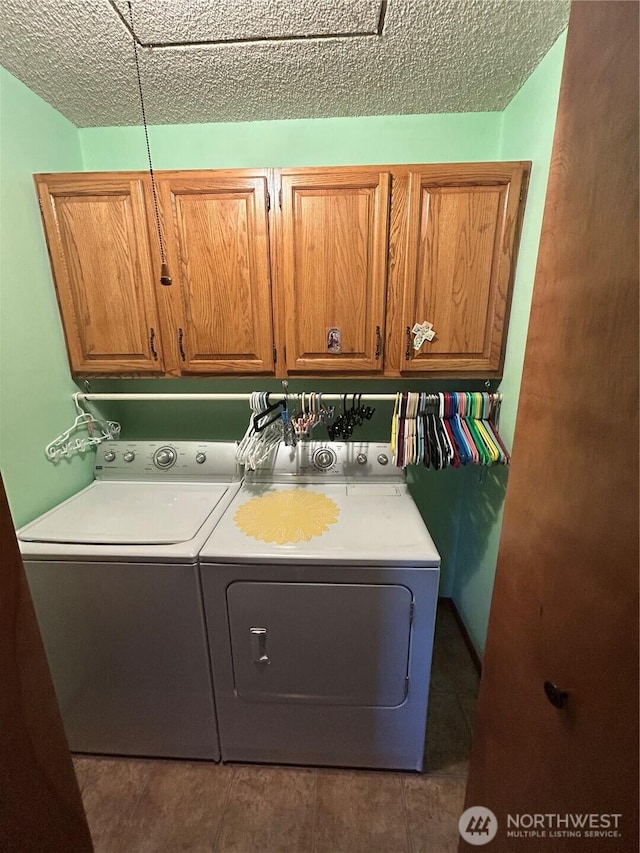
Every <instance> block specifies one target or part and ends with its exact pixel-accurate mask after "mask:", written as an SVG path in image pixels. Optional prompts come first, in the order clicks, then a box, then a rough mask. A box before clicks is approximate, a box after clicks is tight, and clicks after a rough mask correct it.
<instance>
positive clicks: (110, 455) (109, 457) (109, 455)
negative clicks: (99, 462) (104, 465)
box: [104, 450, 116, 462]
mask: <svg viewBox="0 0 640 853" xmlns="http://www.w3.org/2000/svg"><path fill="white" fill-rule="evenodd" d="M115 458H116V454H115V453H114V452H113V450H107V452H106V453H105V454H104V461H105V462H113V460H114V459H115Z"/></svg>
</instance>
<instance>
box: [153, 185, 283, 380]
mask: <svg viewBox="0 0 640 853" xmlns="http://www.w3.org/2000/svg"><path fill="white" fill-rule="evenodd" d="M157 187H158V194H159V200H160V209H161V213H162V221H163V230H164V236H165V242H166V253H167V261H168V264H169V270H170V273H171V276H172V279H173V284H172V285H171V286H170V287H168V288H163V289H164V290H166V291H170V292H171V293H170V294H168V296H169V298H168V299H166V300H164V304H165V305H166V310H165V315H166V316H165V327H164V328H165V346H166V349H167V360H169V359H171V364H170V370H171V371H175V372H179V373H182V374H215V373H221V374H240V373H252V374H268V373H273V372H274V351H273V327H272V313H271V266H270V253H269V226H268V199H269V196H268V173H267V171H266V170H263V171H261V172H252V173H248V172H243V171H234V172H200V173H199V172H193V173H190V172H161V173H157ZM164 296H167V294H164ZM170 340H171V343H169V341H170Z"/></svg>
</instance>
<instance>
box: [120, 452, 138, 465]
mask: <svg viewBox="0 0 640 853" xmlns="http://www.w3.org/2000/svg"><path fill="white" fill-rule="evenodd" d="M122 458H123V459H124V461H125V462H133V460H134V459H135V458H136V454H135V453H134V452H133V450H127V452H126V453H125V454H124V456H123V457H122Z"/></svg>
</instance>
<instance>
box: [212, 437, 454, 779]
mask: <svg viewBox="0 0 640 853" xmlns="http://www.w3.org/2000/svg"><path fill="white" fill-rule="evenodd" d="M200 561H201V574H202V584H203V595H204V604H205V614H206V620H207V624H208V633H209V642H210V647H211V659H212V665H213V673H214V684H215V693H216V705H217V710H218V721H219V731H220V742H221V754H222V760H223V761H256V762H277V763H292V764H310V765H337V766H352V767H377V768H388V769H406V770H421V769H422V767H423V753H424V740H425V729H426V719H427V704H428V694H429V676H430V667H431V654H432V646H433V633H434V627H435V615H436V605H437V596H438V579H439V566H440V557H439V555H438V552H437V550H436V548H435V546H434V544H433V541H432V539H431V537H430V535H429V532H428V530H427V529H426V527H425V525H424V522H423V520H422V517H421V516H420V513H419V512H418V510H417V508H416V506H415V504H414V501H413V499H412V497H411V495H410V494H409V491H408V487H407V485H406V482H405V477H404V472H403V471H402V470H400V469H398V468H396V467H395V466H394V465H393V462H392V459H391V453H390V448H389V445H388V444H373V443H372V444H360V443H357V442H349V443H334V444H320V443H317V442H309V443H305V444H299V445H298V446H297V447H296V448H295V449H291V448H288V447H284V446H281V447H279V448H278V451H277V454H276V456H275V459H274V460H271V462H270V464H269V465H265V467H263V468H261V469H260V470H258V471H256V472H255V473H249V472H248V473H247V475H246V477H245V480H244V483H243V485H242V487H241V488H240V490H239V491H238V493H237V494H236V496H235V497H234V499H233V501H232V503H231V504H230V506H229V509H228V510H227V512H226V513H225V515H224V516H223V518H222V520H221V522H220V524H218V525H217V526H216V528H215V530H214V531H213V533H212V534H211V536H210V537H209V539H208V541H207V543H206V544H205V546H204V548H203V549H202V551H201V555H200Z"/></svg>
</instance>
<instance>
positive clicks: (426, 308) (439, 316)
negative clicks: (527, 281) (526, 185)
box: [401, 163, 524, 373]
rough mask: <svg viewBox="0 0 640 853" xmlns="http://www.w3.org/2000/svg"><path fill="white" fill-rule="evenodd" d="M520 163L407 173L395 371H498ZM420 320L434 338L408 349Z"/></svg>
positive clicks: (521, 171) (512, 261)
mask: <svg viewBox="0 0 640 853" xmlns="http://www.w3.org/2000/svg"><path fill="white" fill-rule="evenodd" d="M523 165H524V164H520V163H518V164H512V163H506V164H505V163H496V164H486V165H484V164H480V165H479V166H471V167H470V166H466V165H464V164H463V165H461V166H452V167H448V168H449V170H450V172H447V171H446V170H444V168H443V167H431V168H426V169H424V170H421V171H419V172H412V173H411V175H410V178H409V202H408V239H407V264H406V270H405V282H404V298H403V312H402V314H403V330H404V332H405V334H404V339H403V342H402V346H403V347H404V350H405V351H404V353H403V362H402V367H401V370H402V371H403V372H415V371H423V370H469V371H485V372H487V373H491V372H495V371H499V370H501V368H502V362H503V357H504V346H503V344H504V339H505V336H506V328H507V320H508V310H509V302H510V295H511V293H510V291H511V283H512V273H513V269H514V266H515V240H516V232H517V230H518V228H517V226H518V224H519V209H520V194H521V188H522V181H523V174H524V169H523ZM425 321H426V322H429V323H431V324H432V325H433V328H434V331H435V333H436V334H435V338H434V339H433V340H432V341H425V342H424V343H423V345H422V346H421V348H420V349H419V350H417V351H416V350H414V348H413V335H412V334H411V330H412V329H413V326H414V324H415V323H423V322H425Z"/></svg>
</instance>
